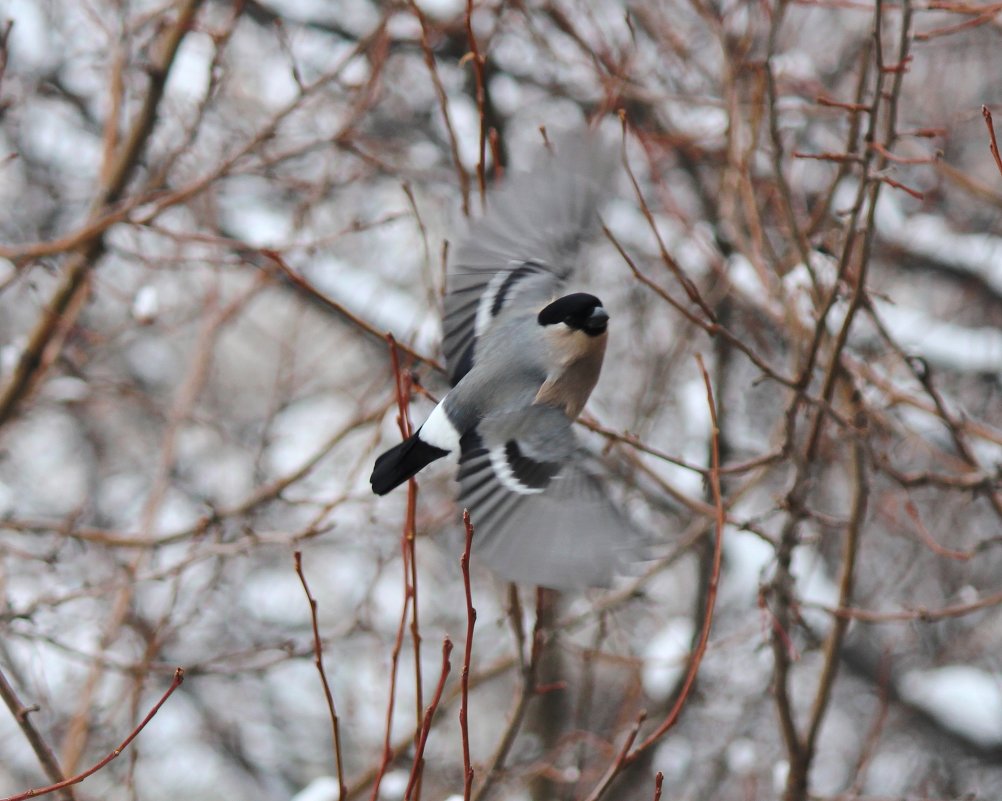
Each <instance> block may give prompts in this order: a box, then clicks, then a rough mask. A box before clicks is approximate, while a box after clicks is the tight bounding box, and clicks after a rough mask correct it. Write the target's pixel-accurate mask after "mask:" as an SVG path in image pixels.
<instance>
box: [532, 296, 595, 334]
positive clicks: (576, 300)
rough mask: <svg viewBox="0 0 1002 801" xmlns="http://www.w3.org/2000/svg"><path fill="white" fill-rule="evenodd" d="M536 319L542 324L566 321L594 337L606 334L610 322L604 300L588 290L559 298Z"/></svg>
mask: <svg viewBox="0 0 1002 801" xmlns="http://www.w3.org/2000/svg"><path fill="white" fill-rule="evenodd" d="M536 319H537V320H538V321H539V324H540V325H556V324H557V323H564V324H565V325H566V326H567V327H568V328H573V329H575V330H577V331H584V333H586V334H588V336H592V337H595V336H598V335H599V334H604V333H605V329H606V327H607V326H608V323H609V315H608V314H606V311H605V309H603V308H602V301H600V300H599V299H598V298H596V297H595V296H594V295H589V294H588V293H586V292H575V293H574V294H572V295H564V296H563V297H562V298H557V299H556V300H555V301H553V303H551V304H550V305H549V306H547V307H546V308H544V309H543V310H542V311H541V312H540V313H539V317H537V318H536Z"/></svg>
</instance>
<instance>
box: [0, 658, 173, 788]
mask: <svg viewBox="0 0 1002 801" xmlns="http://www.w3.org/2000/svg"><path fill="white" fill-rule="evenodd" d="M183 681H184V668H177V669H176V670H175V671H174V678H173V680H172V681H171V683H170V687H168V688H167V691H166V692H165V693H164V694H163V695H162V696H160V700H159V701H157V702H156V704H154V705H153V708H152V709H151V710H150V711H149V713H148V714H147V715H146V717H145V718H143V719H142V720H141V721H140V723H139V725H138V726H136V728H134V729H133V730H132V732H131V733H130V734H129V736H128V737H126V738H125V739H124V740H122V742H121V743H119V745H118V747H117V748H116V749H115V750H114V751H112V752H111V753H110V754H108V755H107V756H106V757H105V758H104V759H102V760H101V761H100V762H98V763H96V764H95V765H93V766H91V767H90V768H88V769H87V770H85V771H83V772H82V773H78V774H77V775H76V776H71V777H70V778H68V779H65V780H63V781H61V782H57V783H56V784H50V785H49V786H47V787H36V788H34V789H31V790H25V791H24V792H23V793H19V794H17V795H12V796H8V797H7V798H3V799H0V801H25V799H28V798H37V797H38V796H40V795H48V794H49V793H54V792H56V791H57V790H62V789H63V788H64V787H69V786H70V785H73V784H79V783H80V782H82V781H83V780H84V779H86V778H87V777H89V776H93V775H94V774H95V773H97V772H98V771H99V770H101V768H103V767H105V765H107V764H108V763H109V762H112V761H113V760H115V759H117V758H118V757H119V756H121V754H122V752H123V751H124V750H125V749H126V748H128V747H129V744H130V743H131V742H132V741H133V740H135V739H136V737H138V736H139V732H141V731H142V730H143V729H145V728H146V724H147V723H149V722H150V721H151V720H153V716H154V715H156V714H157V712H159V711H160V707H162V706H163V705H164V703H165V702H166V701H167V699H168V698H170V697H171V695H173V694H174V691H175V690H176V689H177V688H178V687H180V686H181V682H183Z"/></svg>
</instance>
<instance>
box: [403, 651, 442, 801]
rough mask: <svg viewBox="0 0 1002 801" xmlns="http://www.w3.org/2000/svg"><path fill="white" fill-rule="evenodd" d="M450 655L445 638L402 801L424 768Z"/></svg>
mask: <svg viewBox="0 0 1002 801" xmlns="http://www.w3.org/2000/svg"><path fill="white" fill-rule="evenodd" d="M451 653H452V640H450V639H449V638H448V637H446V638H445V639H444V640H443V641H442V670H441V672H440V673H439V675H438V686H437V687H435V694H434V695H433V696H432V699H431V703H430V704H428V708H427V709H426V710H425V713H424V716H423V719H422V721H421V736H420V738H419V739H418V744H417V749H416V750H415V751H414V765H413V767H412V768H411V775H410V779H409V780H408V782H407V790H406V792H404V801H410V799H411V798H412V794H413V793H414V789H415V787H417V786H418V785H419V783H420V781H421V772H422V769H423V767H424V747H425V745H426V744H427V742H428V734H429V732H430V731H431V722H432V719H433V718H434V717H435V710H436V709H438V704H439V702H440V701H441V700H442V689H443V688H444V687H445V680H446V678H447V677H448V675H449V668H450V664H449V655H450V654H451Z"/></svg>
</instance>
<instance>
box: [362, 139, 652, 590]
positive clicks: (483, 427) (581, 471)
mask: <svg viewBox="0 0 1002 801" xmlns="http://www.w3.org/2000/svg"><path fill="white" fill-rule="evenodd" d="M549 144H550V147H546V148H542V149H541V152H540V153H539V155H538V157H537V158H536V160H535V163H534V165H533V167H532V169H530V170H529V171H528V172H524V173H508V174H507V175H506V177H505V178H504V179H503V180H502V181H501V182H500V183H499V184H497V185H495V186H494V187H492V189H491V191H490V192H489V193H488V196H487V199H486V209H485V212H484V214H483V215H482V216H481V217H479V218H478V219H476V220H474V221H472V222H470V223H469V224H468V225H467V227H466V229H465V231H463V232H462V233H461V235H460V236H459V237H458V239H457V242H456V246H455V248H454V249H453V252H452V258H451V260H450V264H449V267H448V270H447V276H446V294H445V301H444V316H443V334H444V336H443V350H444V354H445V361H446V372H447V374H448V377H449V381H450V383H451V385H452V388H451V389H450V390H449V392H448V393H447V394H446V395H445V396H444V397H443V398H442V400H441V401H440V402H439V403H438V404H437V405H436V406H435V408H434V409H433V410H432V412H431V414H430V415H429V416H428V418H427V419H426V420H425V421H424V423H423V424H422V425H421V426H420V428H418V429H417V431H415V432H414V434H413V435H412V436H410V437H409V438H407V439H406V440H405V441H403V442H401V443H400V444H398V445H396V446H394V447H392V448H390V449H389V450H387V451H386V452H385V453H383V454H382V455H381V456H379V457H378V458H377V459H376V462H375V466H374V468H373V471H372V475H371V478H370V483H371V485H372V490H373V492H374V493H376V494H377V495H385V494H387V493H388V492H390V491H391V490H393V489H394V488H395V487H397V486H399V485H400V484H402V483H404V482H405V481H407V480H408V479H409V478H411V477H412V476H414V475H415V474H417V473H418V472H419V471H420V470H422V469H423V468H424V467H426V466H427V465H429V464H431V463H432V462H434V461H436V460H438V459H441V458H444V457H446V456H448V455H450V454H455V453H457V452H458V454H459V473H458V480H459V503H460V505H461V506H462V507H465V508H466V509H468V510H469V512H470V516H471V520H472V522H473V524H474V527H475V530H476V535H475V538H474V548H473V554H474V559H477V560H482V561H483V562H484V563H485V564H486V565H487V566H488V567H489V568H490V569H491V570H492V571H493V572H494V573H495V574H496V575H498V576H500V577H501V578H503V579H507V580H509V581H513V582H517V583H524V584H532V585H536V586H540V587H547V588H552V589H556V590H573V589H580V588H584V587H604V586H609V585H610V584H611V582H612V580H613V579H614V578H615V577H616V576H617V575H621V574H623V573H624V572H627V571H628V570H629V568H630V565H631V564H634V563H636V562H637V561H638V554H639V548H640V546H641V540H642V538H641V537H640V535H639V534H638V533H637V531H636V530H635V529H634V528H633V526H632V525H631V524H630V523H629V521H628V520H627V518H626V516H625V515H624V514H623V513H622V512H621V511H620V510H619V509H618V508H617V507H616V505H615V504H614V503H613V502H612V501H611V500H610V498H609V496H608V494H607V492H606V490H605V486H604V481H603V475H602V474H601V472H600V470H599V469H598V468H597V467H596V466H595V465H594V464H593V463H592V462H593V460H592V459H591V457H590V455H589V454H588V452H587V451H586V450H585V449H584V448H583V447H582V446H581V444H580V443H579V442H578V440H577V437H576V436H575V434H574V430H573V423H574V421H575V420H576V419H577V418H578V416H579V415H580V414H581V412H582V409H583V408H584V405H585V403H586V402H587V400H588V398H589V396H590V395H591V392H592V390H593V389H594V387H595V385H596V383H597V382H598V379H599V374H600V371H601V368H602V362H603V358H604V355H605V350H606V343H607V341H608V324H609V319H610V316H609V314H608V312H607V311H606V309H605V307H604V306H603V304H602V301H601V300H600V299H599V298H598V297H596V296H595V295H593V294H590V293H588V292H583V291H573V292H567V291H566V290H567V289H568V288H569V287H568V284H569V282H570V281H571V279H572V278H574V277H575V274H576V272H577V262H578V255H579V250H580V248H581V246H582V244H583V243H584V242H585V241H586V240H587V239H588V238H589V237H590V236H591V235H592V234H593V232H594V230H595V228H596V227H597V222H598V211H599V207H600V205H601V204H602V202H603V201H604V200H605V199H606V197H607V196H608V194H609V188H610V186H611V184H612V178H613V170H614V166H615V161H614V157H613V151H612V148H610V147H609V146H608V145H607V144H606V143H605V142H604V141H603V140H602V139H601V137H600V136H599V134H598V133H597V132H593V131H577V132H573V133H570V134H567V135H565V136H564V137H562V138H559V139H554V141H553V142H552V143H549Z"/></svg>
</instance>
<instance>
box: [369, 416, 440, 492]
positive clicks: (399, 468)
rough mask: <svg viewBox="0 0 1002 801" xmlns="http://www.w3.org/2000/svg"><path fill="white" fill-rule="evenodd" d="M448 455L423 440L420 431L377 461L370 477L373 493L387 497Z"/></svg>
mask: <svg viewBox="0 0 1002 801" xmlns="http://www.w3.org/2000/svg"><path fill="white" fill-rule="evenodd" d="M448 454H449V451H447V450H444V449H443V448H436V447H435V446H434V445H429V444H428V443H427V442H425V441H424V440H423V439H421V430H420V429H418V431H417V432H416V433H415V434H414V435H413V436H411V437H410V438H409V439H405V440H404V441H403V442H401V443H400V444H399V445H395V446H394V447H392V448H390V449H389V450H388V451H386V453H384V454H383V455H382V456H380V457H379V458H378V459H376V465H375V467H373V468H372V475H371V476H370V477H369V483H370V484H372V491H373V492H374V493H376V495H385V494H386V493H387V492H389V491H390V490H392V489H394V488H395V487H399V486H400V485H401V484H403V483H404V482H405V481H406V480H407V479H409V478H410V477H411V476H413V475H415V474H416V473H417V472H418V471H419V470H420V469H421V468H423V467H424V466H425V465H429V464H431V463H432V462H434V461H435V460H436V459H441V458H442V457H443V456H448Z"/></svg>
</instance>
